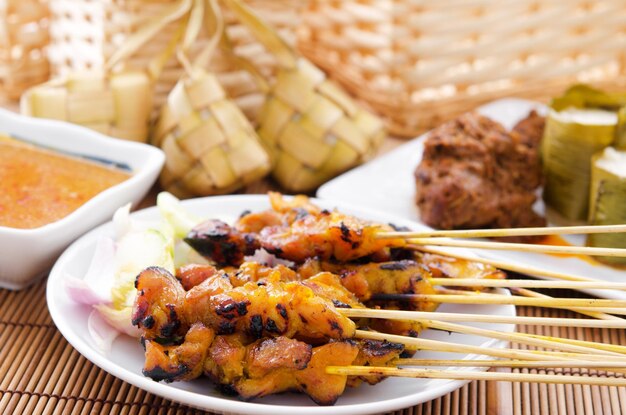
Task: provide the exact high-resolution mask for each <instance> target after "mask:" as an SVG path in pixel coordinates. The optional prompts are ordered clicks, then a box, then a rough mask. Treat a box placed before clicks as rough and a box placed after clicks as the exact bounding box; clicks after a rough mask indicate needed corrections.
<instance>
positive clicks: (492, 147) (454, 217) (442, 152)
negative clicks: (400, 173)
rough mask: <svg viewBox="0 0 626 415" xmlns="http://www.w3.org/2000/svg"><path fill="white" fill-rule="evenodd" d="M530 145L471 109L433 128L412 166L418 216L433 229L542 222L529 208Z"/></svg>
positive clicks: (532, 181)
mask: <svg viewBox="0 0 626 415" xmlns="http://www.w3.org/2000/svg"><path fill="white" fill-rule="evenodd" d="M541 177H542V176H541V161H540V157H539V153H538V149H537V148H536V147H532V146H529V145H527V144H526V143H525V141H524V140H523V139H522V138H521V136H520V135H519V134H518V133H517V132H510V133H509V132H507V131H506V130H505V129H504V128H503V127H502V126H501V125H500V124H498V123H497V122H494V121H492V120H490V119H488V118H486V117H483V116H481V115H479V114H476V113H470V114H465V115H462V116H461V117H459V118H457V119H456V120H453V121H451V122H448V123H446V124H444V125H442V126H440V127H439V128H436V129H434V130H433V131H432V132H431V133H430V135H429V136H428V139H427V140H426V142H425V144H424V154H423V158H422V161H421V162H420V164H419V166H418V167H417V169H416V170H415V180H416V186H417V192H416V195H417V197H416V202H417V206H418V208H419V210H420V217H421V219H422V221H424V222H425V223H427V224H428V225H430V226H433V227H435V228H439V229H464V228H466V229H467V228H511V227H525V226H545V220H544V219H543V218H541V217H540V216H538V215H537V214H536V213H534V212H533V210H532V205H533V203H534V202H535V200H536V195H535V190H536V189H537V187H538V186H539V185H540V183H541Z"/></svg>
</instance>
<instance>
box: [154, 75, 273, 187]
mask: <svg viewBox="0 0 626 415" xmlns="http://www.w3.org/2000/svg"><path fill="white" fill-rule="evenodd" d="M153 140H154V142H153V144H155V145H157V146H160V147H161V148H162V149H163V151H165V153H166V155H167V158H166V162H165V167H164V168H163V172H162V174H161V185H162V186H163V187H164V188H165V189H166V190H168V191H170V192H172V193H174V194H175V195H176V196H178V197H181V198H187V197H192V196H207V195H214V194H222V193H231V192H233V191H235V190H237V189H239V188H241V187H243V186H245V185H246V184H248V183H251V182H254V181H257V180H259V179H261V178H262V177H263V176H265V175H266V174H267V173H269V170H270V161H269V157H268V155H267V153H266V152H265V150H264V149H263V147H262V146H261V144H260V142H259V139H258V136H257V135H256V132H255V131H254V127H252V125H251V124H250V122H249V121H248V119H247V118H246V117H245V115H243V113H242V112H241V110H240V109H239V107H238V106H237V105H236V104H235V103H234V102H233V101H232V100H230V99H229V98H228V97H227V95H226V93H225V91H224V89H223V88H222V87H221V85H220V83H219V81H218V80H217V78H216V77H215V76H214V75H212V74H209V73H206V72H204V71H202V70H199V71H197V72H196V73H195V74H194V76H193V77H191V78H189V77H185V78H183V79H181V80H180V81H179V82H178V83H177V84H176V86H175V87H174V89H173V90H172V92H171V93H170V95H169V97H168V99H167V103H166V104H165V105H164V106H163V108H162V110H161V113H160V117H159V120H158V121H157V124H156V127H155V130H154V133H153Z"/></svg>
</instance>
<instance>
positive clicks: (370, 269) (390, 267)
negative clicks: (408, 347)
mask: <svg viewBox="0 0 626 415" xmlns="http://www.w3.org/2000/svg"><path fill="white" fill-rule="evenodd" d="M319 270H323V271H328V272H332V273H333V274H338V275H339V276H340V282H341V284H342V285H343V286H344V287H345V288H346V289H347V290H348V291H350V292H351V293H353V294H354V295H355V296H356V297H357V298H358V300H360V301H363V302H365V303H366V305H368V306H380V307H383V308H385V309H388V310H413V311H435V310H436V309H437V307H438V303H433V302H427V301H418V300H405V299H402V300H394V299H393V296H394V295H395V294H435V289H434V288H433V287H432V285H431V284H430V281H429V279H430V278H431V274H430V273H429V272H428V270H427V269H426V268H425V267H424V266H423V265H422V264H420V263H418V262H416V261H413V260H402V261H391V262H382V263H369V264H339V263H334V262H329V261H319V260H309V261H307V262H306V263H305V264H304V265H303V266H302V267H301V268H300V269H299V270H298V272H299V273H300V274H301V275H302V276H303V277H304V278H307V277H308V276H309V275H311V274H312V273H315V272H319ZM305 281H306V280H305ZM381 296H382V297H387V298H381ZM372 297H374V298H376V297H378V298H377V299H376V300H375V301H374V300H372ZM368 325H369V327H370V328H371V329H373V330H377V331H381V332H383V333H391V334H398V335H402V336H411V337H417V335H418V334H419V332H420V331H421V330H422V329H423V325H422V324H420V323H419V322H415V321H402V320H387V319H372V320H370V321H369V322H368Z"/></svg>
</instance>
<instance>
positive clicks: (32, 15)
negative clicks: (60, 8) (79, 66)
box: [0, 0, 50, 99]
mask: <svg viewBox="0 0 626 415" xmlns="http://www.w3.org/2000/svg"><path fill="white" fill-rule="evenodd" d="M49 17H50V11H49V9H48V0H0V95H2V96H3V97H5V98H8V99H16V98H18V97H19V96H20V94H21V93H22V92H23V91H24V90H25V89H26V88H28V87H30V86H32V85H35V84H38V83H41V82H44V81H46V80H47V79H48V76H49V72H50V65H49V62H48V59H47V57H46V52H45V48H46V47H47V46H48V44H49V42H50V36H49V34H48V23H49Z"/></svg>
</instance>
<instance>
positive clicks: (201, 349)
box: [143, 324, 403, 405]
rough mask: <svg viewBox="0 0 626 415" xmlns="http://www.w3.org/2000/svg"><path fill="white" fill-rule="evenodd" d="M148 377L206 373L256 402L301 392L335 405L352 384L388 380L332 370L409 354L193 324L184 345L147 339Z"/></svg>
mask: <svg viewBox="0 0 626 415" xmlns="http://www.w3.org/2000/svg"><path fill="white" fill-rule="evenodd" d="M145 344H146V361H145V366H144V371H143V372H144V374H145V375H146V376H149V377H151V378H152V379H154V380H157V381H160V380H165V381H169V382H171V381H176V380H188V379H193V378H195V377H198V376H200V375H201V374H205V375H206V376H208V377H209V378H210V379H212V380H213V381H214V382H215V383H216V384H217V385H219V386H220V387H221V389H222V390H225V391H228V392H231V393H234V394H237V395H239V396H240V397H241V398H243V399H246V400H250V399H254V398H259V397H262V396H266V395H270V394H273V393H279V392H284V391H299V392H303V393H306V394H307V395H309V396H310V397H311V398H312V399H313V400H314V401H315V402H317V403H318V404H320V405H332V404H333V403H335V401H336V400H337V398H338V397H339V396H340V395H341V394H342V393H343V391H344V389H345V387H346V385H348V386H352V387H354V386H358V385H359V384H360V383H362V382H363V381H366V382H368V383H370V384H375V383H378V382H380V381H382V380H383V379H384V377H383V376H362V377H346V376H338V375H329V374H327V373H326V371H325V368H326V366H331V365H337V366H343V365H351V364H354V365H371V366H385V365H388V364H391V362H393V361H394V360H395V359H396V358H398V356H399V355H400V353H401V352H402V351H403V346H402V345H401V344H397V343H389V342H386V341H382V342H381V341H372V340H359V341H353V340H343V341H333V342H330V343H327V344H324V345H322V346H317V347H312V346H311V345H309V344H307V343H304V342H301V341H298V340H295V339H289V338H286V337H283V336H281V337H275V338H268V339H259V340H255V341H252V342H250V340H249V337H248V336H246V335H244V334H241V333H237V334H232V335H217V336H215V335H214V332H213V331H212V330H210V329H207V328H205V327H204V326H202V325H201V324H196V325H194V326H192V328H191V329H190V331H189V333H187V335H186V336H185V341H184V342H183V343H182V344H181V345H179V346H162V345H159V344H158V343H156V342H155V341H151V340H146V341H145Z"/></svg>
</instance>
